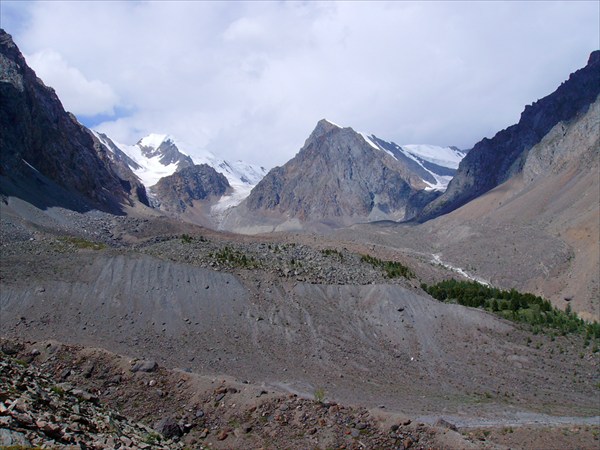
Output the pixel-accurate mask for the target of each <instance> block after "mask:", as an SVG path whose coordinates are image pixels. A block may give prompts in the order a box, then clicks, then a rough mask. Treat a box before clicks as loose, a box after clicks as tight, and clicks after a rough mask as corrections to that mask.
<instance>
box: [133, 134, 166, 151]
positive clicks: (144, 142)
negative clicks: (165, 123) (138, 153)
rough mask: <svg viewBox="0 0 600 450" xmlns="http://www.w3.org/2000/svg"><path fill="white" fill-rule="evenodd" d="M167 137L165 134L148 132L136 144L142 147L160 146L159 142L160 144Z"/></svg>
mask: <svg viewBox="0 0 600 450" xmlns="http://www.w3.org/2000/svg"><path fill="white" fill-rule="evenodd" d="M168 137H169V136H168V135H166V134H154V133H152V134H149V135H148V136H146V137H143V138H142V139H140V141H139V142H138V144H139V145H141V146H142V147H151V148H158V147H160V144H162V143H163V142H164V141H166V140H167V139H168Z"/></svg>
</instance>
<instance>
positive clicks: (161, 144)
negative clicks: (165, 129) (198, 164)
mask: <svg viewBox="0 0 600 450" xmlns="http://www.w3.org/2000/svg"><path fill="white" fill-rule="evenodd" d="M137 146H138V147H139V148H140V151H141V153H142V155H144V156H145V157H146V158H155V157H158V158H159V161H160V163H161V164H162V165H163V166H168V165H169V164H177V166H178V167H177V168H178V169H182V168H184V167H190V166H193V165H194V162H193V161H192V158H190V156H189V155H186V154H185V153H183V152H182V151H181V150H179V148H178V147H177V144H176V143H175V141H174V139H173V138H172V137H170V136H168V135H159V134H150V135H148V136H146V137H144V138H142V139H140V141H139V142H138V143H137Z"/></svg>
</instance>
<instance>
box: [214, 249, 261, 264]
mask: <svg viewBox="0 0 600 450" xmlns="http://www.w3.org/2000/svg"><path fill="white" fill-rule="evenodd" d="M208 256H209V257H211V258H214V259H215V260H216V261H217V262H219V263H221V264H227V265H229V266H234V267H242V268H245V269H256V268H258V267H259V265H260V264H259V262H258V261H257V260H256V259H255V258H254V256H250V257H247V256H246V255H245V254H243V253H242V252H240V251H238V250H233V249H231V248H229V247H228V246H225V247H223V248H222V249H221V250H219V251H218V252H215V253H209V255H208Z"/></svg>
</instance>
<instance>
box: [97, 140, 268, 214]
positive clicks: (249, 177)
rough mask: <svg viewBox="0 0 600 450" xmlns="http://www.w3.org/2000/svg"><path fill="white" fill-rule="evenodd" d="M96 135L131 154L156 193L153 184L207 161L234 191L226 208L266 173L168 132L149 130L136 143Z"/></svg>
mask: <svg viewBox="0 0 600 450" xmlns="http://www.w3.org/2000/svg"><path fill="white" fill-rule="evenodd" d="M94 134H95V135H96V137H97V138H98V139H99V140H100V142H101V143H102V144H104V145H105V146H106V147H107V148H108V150H109V151H110V152H111V153H113V154H114V153H116V152H119V151H120V152H122V153H123V154H125V155H126V157H127V158H128V161H126V163H127V164H128V165H129V167H130V169H131V170H132V171H133V172H134V173H135V174H136V175H137V177H138V178H139V179H140V181H141V182H142V183H143V184H144V185H145V186H146V188H148V192H149V194H150V195H152V186H154V185H155V184H156V183H158V181H159V180H160V179H161V178H163V177H166V176H169V175H173V173H175V172H176V171H177V170H180V169H182V168H184V167H188V166H191V165H193V164H207V165H209V166H211V167H212V168H214V169H215V170H216V171H217V172H219V173H221V174H223V175H224V176H225V177H226V178H227V180H228V181H229V184H230V185H231V187H232V188H233V191H232V192H231V193H230V194H228V195H226V196H224V197H223V199H222V201H221V202H219V204H221V203H222V205H221V207H220V211H221V212H222V211H223V210H224V209H226V208H227V207H230V206H235V205H237V204H238V203H239V202H241V201H242V200H243V199H244V198H245V197H247V196H248V194H249V193H250V190H251V189H252V188H253V187H254V186H255V185H256V184H257V183H258V182H259V181H260V180H261V179H262V178H263V177H264V176H265V175H266V173H267V170H266V169H265V168H264V167H259V166H256V165H252V164H248V163H244V162H242V161H235V162H228V161H225V160H222V159H220V158H217V157H216V156H215V155H214V154H212V153H211V152H209V151H206V150H201V149H194V148H193V147H192V146H190V145H188V144H185V143H182V142H180V141H177V140H176V139H175V138H173V137H172V136H170V135H168V134H149V135H148V136H145V137H143V138H142V139H140V140H139V141H138V142H137V144H135V145H125V144H120V143H117V142H114V141H112V140H111V139H110V138H108V137H107V136H106V135H102V134H100V133H97V132H94Z"/></svg>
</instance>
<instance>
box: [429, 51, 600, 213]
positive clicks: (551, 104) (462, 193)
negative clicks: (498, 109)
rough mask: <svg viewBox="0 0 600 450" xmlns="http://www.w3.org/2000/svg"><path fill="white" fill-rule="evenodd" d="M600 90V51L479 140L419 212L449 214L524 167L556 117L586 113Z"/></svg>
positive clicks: (563, 118) (557, 120)
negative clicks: (439, 192)
mask: <svg viewBox="0 0 600 450" xmlns="http://www.w3.org/2000/svg"><path fill="white" fill-rule="evenodd" d="M599 93H600V51H595V52H593V53H592V54H591V55H590V58H589V60H588V63H587V65H586V66H585V67H584V68H582V69H580V70H578V71H576V72H575V73H573V74H571V76H570V77H569V79H568V80H567V81H565V82H564V83H563V84H562V85H561V86H560V87H559V88H558V89H557V90H556V91H554V92H553V93H552V94H550V95H548V96H546V97H544V98H542V99H541V100H538V101H537V102H535V103H534V104H532V105H529V106H527V107H525V110H524V111H523V113H522V114H521V119H520V120H519V123H517V124H516V125H513V126H511V127H509V128H507V129H505V130H503V131H500V132H499V133H498V134H496V135H495V136H494V137H493V138H492V139H487V138H486V139H483V140H482V141H480V142H478V143H477V144H476V145H475V146H474V147H473V149H472V150H471V151H470V152H469V153H468V154H467V156H466V157H465V158H464V159H463V160H462V161H461V163H460V165H459V168H458V171H457V173H456V175H455V177H454V178H453V179H452V181H451V182H450V184H449V185H448V189H447V190H446V192H445V193H444V194H443V195H441V196H440V197H439V198H437V199H436V200H435V201H433V202H432V203H431V204H429V205H427V206H426V207H425V209H424V210H423V212H422V213H421V214H419V216H418V219H419V220H420V221H426V220H429V219H432V218H434V217H437V216H439V215H441V214H445V213H448V212H450V211H453V210H455V209H456V208H458V207H460V206H462V205H464V204H465V203H467V202H469V201H470V200H473V199H474V198H476V197H478V196H480V195H482V194H484V193H485V192H488V191H489V190H491V189H493V188H494V187H496V186H498V185H500V184H501V183H503V182H505V181H506V180H508V179H509V178H511V177H512V176H514V175H515V174H518V173H520V172H521V171H522V169H523V165H524V163H525V161H526V159H527V155H528V152H529V150H530V149H531V148H532V147H533V146H534V145H536V144H537V143H539V142H540V141H541V140H542V139H543V137H544V136H545V135H546V134H547V133H548V132H549V131H550V130H551V129H552V128H553V127H554V126H556V124H558V123H560V122H568V121H570V120H573V119H574V118H576V117H577V116H578V115H580V114H582V113H585V111H587V109H588V108H589V106H590V104H592V103H593V102H594V101H595V100H596V98H597V97H598V94H599Z"/></svg>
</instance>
